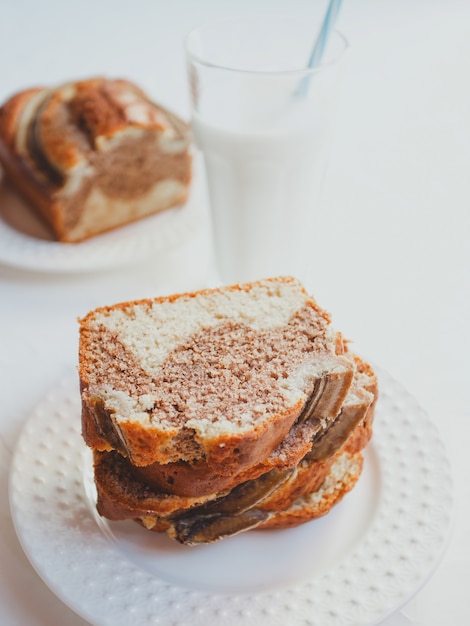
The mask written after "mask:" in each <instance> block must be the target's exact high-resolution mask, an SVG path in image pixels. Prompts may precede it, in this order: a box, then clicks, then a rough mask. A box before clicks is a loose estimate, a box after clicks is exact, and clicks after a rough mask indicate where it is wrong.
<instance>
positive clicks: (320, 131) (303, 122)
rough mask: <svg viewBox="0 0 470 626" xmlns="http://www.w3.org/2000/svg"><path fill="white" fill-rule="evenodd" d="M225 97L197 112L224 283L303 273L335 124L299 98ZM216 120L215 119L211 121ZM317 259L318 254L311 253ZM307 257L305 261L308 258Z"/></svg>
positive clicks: (195, 126) (196, 126) (197, 131)
mask: <svg viewBox="0 0 470 626" xmlns="http://www.w3.org/2000/svg"><path fill="white" fill-rule="evenodd" d="M250 93H251V96H252V97H250V98H248V99H246V98H244V99H243V101H241V100H240V98H238V99H235V101H232V102H231V105H233V106H228V105H227V103H228V102H229V100H230V98H224V102H223V103H220V108H219V109H217V106H212V107H211V111H209V112H208V111H207V110H206V111H205V114H204V118H202V117H201V115H199V114H198V113H194V114H193V130H194V134H195V139H196V142H197V144H198V145H199V147H200V148H201V150H202V151H203V154H204V158H205V163H206V169H207V176H208V185H209V193H210V199H211V206H212V214H213V222H214V235H215V246H216V254H217V257H218V263H219V268H220V272H221V278H222V279H223V280H224V281H229V282H230V281H238V280H252V279H256V278H260V277H263V276H270V275H276V274H295V275H296V276H299V277H300V278H302V276H303V274H304V270H305V269H306V268H305V267H303V266H302V263H304V264H305V263H306V262H307V263H308V260H307V261H305V259H306V258H307V259H308V254H305V251H306V250H305V246H308V245H309V243H310V246H312V239H313V238H314V230H315V216H316V214H318V211H319V210H320V209H319V206H318V201H319V197H320V192H321V187H322V182H323V177H324V171H325V161H326V146H327V136H328V132H327V131H328V129H327V124H326V122H325V118H324V117H323V116H322V115H319V114H318V113H319V112H318V110H317V111H316V112H315V106H314V103H312V102H311V101H310V100H307V99H305V98H300V97H292V93H291V92H290V93H289V97H288V98H283V99H282V103H281V104H276V105H274V104H273V105H272V106H271V103H273V102H274V100H275V99H273V98H269V97H268V98H266V97H262V98H260V97H258V96H259V94H256V93H253V92H250ZM208 120H210V121H208ZM312 258H313V257H312ZM303 259H304V260H303Z"/></svg>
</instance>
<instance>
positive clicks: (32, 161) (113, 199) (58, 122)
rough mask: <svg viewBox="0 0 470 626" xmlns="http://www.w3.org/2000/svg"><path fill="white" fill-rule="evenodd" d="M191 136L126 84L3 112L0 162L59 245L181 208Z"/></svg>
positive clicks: (60, 92) (42, 97) (73, 86)
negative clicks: (159, 212)
mask: <svg viewBox="0 0 470 626" xmlns="http://www.w3.org/2000/svg"><path fill="white" fill-rule="evenodd" d="M189 145H190V133H189V129H188V126H187V125H186V124H185V123H184V122H183V121H181V120H180V119H179V118H178V117H177V116H175V115H174V114H172V113H170V112H169V111H167V110H166V109H164V108H162V107H161V106H158V105H157V104H155V103H153V102H151V101H150V100H149V98H148V97H147V96H146V95H145V93H144V92H143V91H142V90H141V89H139V88H138V87H137V86H136V85H134V84H133V83H131V82H129V81H126V80H108V79H105V78H94V79H90V80H84V81H78V82H73V83H69V84H66V85H63V86H60V87H57V88H52V89H48V88H37V89H29V90H26V91H23V92H21V93H19V94H16V95H15V96H13V97H12V98H10V99H9V100H8V101H7V102H6V103H5V104H4V105H3V106H2V107H1V108H0V162H1V164H2V166H3V168H4V170H5V172H6V174H7V176H8V178H9V179H10V180H11V182H12V183H13V185H14V187H15V188H16V189H17V191H18V192H19V193H20V194H21V195H23V196H24V197H25V198H26V200H27V201H29V203H30V204H31V206H32V207H33V208H34V209H35V210H36V211H37V212H38V213H39V214H40V216H41V217H42V218H43V219H44V221H45V222H46V223H47V224H48V226H49V227H50V229H51V232H52V233H53V236H54V237H55V238H56V239H58V240H59V241H63V242H78V241H82V240H84V239H88V238H90V237H93V236H94V235H97V234H99V233H102V232H105V231H108V230H111V229H113V228H116V227H119V226H122V225H124V224H128V223H129V222H133V221H135V220H137V219H140V218H142V217H145V216H148V215H151V214H153V213H157V212H158V211H161V210H164V209H167V208H169V207H172V206H174V205H177V204H180V203H182V202H184V201H185V199H186V197H187V194H188V187H189V184H190V179H191V156H190V152H189Z"/></svg>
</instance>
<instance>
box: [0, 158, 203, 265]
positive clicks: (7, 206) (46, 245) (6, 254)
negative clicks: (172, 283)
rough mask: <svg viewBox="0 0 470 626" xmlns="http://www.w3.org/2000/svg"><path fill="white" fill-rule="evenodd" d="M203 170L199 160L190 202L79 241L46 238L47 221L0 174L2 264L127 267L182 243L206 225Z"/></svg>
mask: <svg viewBox="0 0 470 626" xmlns="http://www.w3.org/2000/svg"><path fill="white" fill-rule="evenodd" d="M200 169H201V167H200V163H199V160H198V158H195V159H194V172H195V173H194V176H193V184H192V188H191V192H190V195H189V198H188V201H187V202H186V204H184V205H181V206H177V207H173V208H171V209H168V210H166V211H162V212H161V213H158V214H156V215H152V216H149V217H146V218H144V219H142V220H138V221H137V222H134V223H132V224H128V225H126V226H122V227H120V228H117V229H115V230H112V231H110V232H108V233H103V234H102V235H99V236H97V237H93V238H92V239H89V240H87V241H83V242H81V243H75V244H67V243H60V242H58V241H51V240H49V239H47V238H45V237H48V235H45V233H46V231H45V229H44V227H43V225H42V224H41V223H40V222H39V220H38V218H36V217H35V216H34V215H33V214H32V213H31V211H30V209H29V208H28V207H26V206H25V204H24V202H23V201H22V199H21V198H20V197H19V196H17V195H16V193H15V192H14V191H13V190H11V189H10V188H9V187H8V186H7V185H4V184H3V185H2V180H1V172H0V263H3V264H4V265H8V266H10V267H16V268H19V269H26V270H33V271H39V272H54V273H61V272H83V271H85V272H86V271H96V270H103V269H111V268H119V267H125V266H127V265H131V264H133V263H138V262H139V261H142V260H144V259H146V258H147V257H148V256H150V255H151V254H155V253H158V252H162V251H164V250H168V249H170V248H171V247H174V246H177V245H179V244H181V243H182V242H184V241H186V240H187V238H188V237H189V236H190V235H192V234H193V233H194V232H195V231H196V230H197V229H198V228H199V227H200V224H201V216H200V211H199V209H200V208H201V205H202V202H203V186H202V178H201V175H200V174H199V172H200Z"/></svg>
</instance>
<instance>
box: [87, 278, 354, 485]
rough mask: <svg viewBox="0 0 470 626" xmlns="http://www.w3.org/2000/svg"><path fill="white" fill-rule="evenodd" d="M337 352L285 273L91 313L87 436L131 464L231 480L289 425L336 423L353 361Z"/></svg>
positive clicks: (333, 337)
mask: <svg viewBox="0 0 470 626" xmlns="http://www.w3.org/2000/svg"><path fill="white" fill-rule="evenodd" d="M337 349H338V338H337V334H336V333H335V331H334V330H333V328H332V327H331V323H330V316H329V315H328V314H327V313H326V312H325V311H323V310H322V309H321V308H320V307H319V306H318V305H317V303H316V302H315V300H314V299H313V298H312V297H311V296H309V295H308V294H307V292H306V291H305V289H304V288H303V286H302V285H301V284H300V283H299V282H298V281H296V280H295V279H293V278H288V277H280V278H272V279H266V280H261V281H257V282H253V283H247V284H244V285H235V286H230V287H223V288H219V289H214V290H203V291H199V292H193V293H187V294H179V295H175V296H170V297H163V298H156V299H153V300H143V301H138V302H127V303H121V304H118V305H115V306H110V307H104V308H100V309H97V310H95V311H92V312H91V313H89V314H88V315H87V316H85V317H84V318H83V319H82V320H81V321H80V347H79V374H80V384H81V395H82V407H83V411H82V432H83V436H84V439H85V441H86V443H87V444H88V445H89V446H90V447H91V448H93V449H96V450H101V451H106V450H108V451H109V450H117V451H118V452H120V453H121V454H123V455H124V456H126V457H127V458H128V459H129V461H130V462H131V463H132V464H133V465H135V466H147V465H151V464H152V463H160V464H166V463H174V462H179V461H184V462H188V463H190V464H195V463H204V464H206V465H207V466H208V467H210V468H212V471H217V472H220V473H222V474H225V475H230V474H239V473H240V472H241V471H242V470H244V469H246V468H248V467H252V466H254V465H256V464H257V463H261V462H263V461H264V460H265V459H266V458H268V457H269V455H270V454H271V453H272V451H273V450H274V449H275V448H276V447H277V446H278V445H279V444H280V442H281V441H282V440H283V439H285V437H286V436H287V434H288V433H289V431H290V429H291V428H292V426H293V425H294V424H297V425H298V424H302V423H306V424H309V423H312V424H315V427H317V426H318V425H320V427H321V429H326V428H327V427H328V426H329V425H330V424H331V422H332V421H334V419H335V418H336V417H337V416H338V414H339V412H340V410H341V406H342V404H343V401H344V399H345V397H346V395H347V393H348V391H349V388H350V386H351V383H352V380H353V375H354V371H355V368H356V366H355V363H354V359H353V358H352V357H351V356H350V355H348V354H344V355H342V354H339V355H338V354H337ZM306 443H307V445H308V442H306Z"/></svg>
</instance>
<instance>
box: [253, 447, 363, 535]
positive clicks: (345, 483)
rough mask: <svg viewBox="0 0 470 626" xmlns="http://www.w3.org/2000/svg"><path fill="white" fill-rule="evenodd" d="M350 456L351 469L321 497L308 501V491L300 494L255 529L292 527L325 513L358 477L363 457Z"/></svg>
mask: <svg viewBox="0 0 470 626" xmlns="http://www.w3.org/2000/svg"><path fill="white" fill-rule="evenodd" d="M350 458H351V461H352V462H354V469H353V471H351V472H349V473H348V474H347V475H346V476H345V477H344V478H343V479H342V480H339V481H338V482H337V484H336V486H335V488H334V489H333V490H332V491H330V492H326V493H324V494H323V495H322V497H321V499H314V500H313V502H310V501H309V498H308V495H309V494H308V493H307V495H303V496H301V497H300V498H299V499H298V500H297V501H296V502H295V503H294V504H292V505H291V506H289V508H287V509H285V510H280V511H277V512H276V513H274V514H273V516H272V517H270V518H269V519H268V520H266V521H265V522H263V523H261V524H260V525H259V526H258V527H257V528H256V529H255V530H267V529H282V528H294V527H296V526H300V525H301V524H305V523H307V522H310V521H312V520H315V519H318V518H320V517H324V516H325V515H327V514H328V513H329V512H330V511H331V509H332V508H333V507H334V506H335V505H336V504H338V503H339V502H340V501H341V500H342V499H343V498H344V496H345V495H346V494H347V493H349V492H350V491H351V490H352V489H353V488H354V486H355V485H356V483H357V481H358V480H359V478H360V475H361V472H362V467H363V462H364V460H363V457H362V455H361V453H360V452H358V453H357V454H355V455H350ZM312 493H313V494H315V493H316V491H315V490H314V491H313V492H312Z"/></svg>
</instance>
